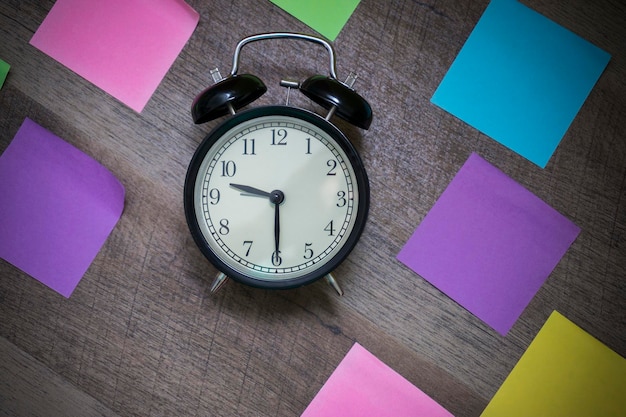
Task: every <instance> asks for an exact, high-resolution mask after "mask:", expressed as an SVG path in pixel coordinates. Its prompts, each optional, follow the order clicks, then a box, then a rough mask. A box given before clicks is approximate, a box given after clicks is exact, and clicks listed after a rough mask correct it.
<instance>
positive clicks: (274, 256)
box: [272, 251, 283, 266]
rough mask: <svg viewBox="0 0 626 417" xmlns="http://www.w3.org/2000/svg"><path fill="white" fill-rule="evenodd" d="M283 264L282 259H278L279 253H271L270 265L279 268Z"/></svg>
mask: <svg viewBox="0 0 626 417" xmlns="http://www.w3.org/2000/svg"><path fill="white" fill-rule="evenodd" d="M282 263H283V258H281V257H280V251H274V252H273V253H272V265H274V266H280V264H282Z"/></svg>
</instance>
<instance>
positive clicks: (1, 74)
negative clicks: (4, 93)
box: [0, 59, 11, 88]
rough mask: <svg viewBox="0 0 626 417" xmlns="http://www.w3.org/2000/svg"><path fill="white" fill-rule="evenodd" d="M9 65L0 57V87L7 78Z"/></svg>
mask: <svg viewBox="0 0 626 417" xmlns="http://www.w3.org/2000/svg"><path fill="white" fill-rule="evenodd" d="M10 68H11V66H10V65H9V64H7V63H6V62H4V61H3V60H1V59H0V88H2V86H3V85H4V81H5V80H6V79H7V74H8V73H9V69H10Z"/></svg>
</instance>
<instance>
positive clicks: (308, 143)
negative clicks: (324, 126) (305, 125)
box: [306, 138, 311, 155]
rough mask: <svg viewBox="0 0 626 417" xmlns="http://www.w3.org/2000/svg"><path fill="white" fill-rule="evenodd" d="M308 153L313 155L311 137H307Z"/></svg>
mask: <svg viewBox="0 0 626 417" xmlns="http://www.w3.org/2000/svg"><path fill="white" fill-rule="evenodd" d="M306 154H307V155H311V138H306Z"/></svg>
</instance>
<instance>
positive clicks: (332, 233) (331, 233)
mask: <svg viewBox="0 0 626 417" xmlns="http://www.w3.org/2000/svg"><path fill="white" fill-rule="evenodd" d="M324 231H326V232H328V236H335V227H334V226H333V221H332V220H331V221H330V223H328V224H327V225H326V227H325V228H324Z"/></svg>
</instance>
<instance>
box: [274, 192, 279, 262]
mask: <svg viewBox="0 0 626 417" xmlns="http://www.w3.org/2000/svg"><path fill="white" fill-rule="evenodd" d="M279 207H280V204H278V203H275V204H274V245H275V248H276V256H277V257H278V245H279V243H280V209H279Z"/></svg>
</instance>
